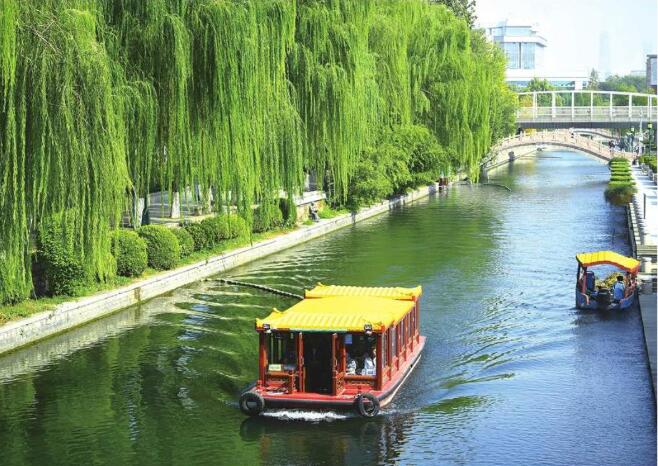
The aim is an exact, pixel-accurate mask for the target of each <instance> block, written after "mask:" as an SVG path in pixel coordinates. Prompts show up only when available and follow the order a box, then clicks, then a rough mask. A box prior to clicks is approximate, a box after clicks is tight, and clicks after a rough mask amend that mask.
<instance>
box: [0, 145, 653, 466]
mask: <svg viewBox="0 0 658 466" xmlns="http://www.w3.org/2000/svg"><path fill="white" fill-rule="evenodd" d="M607 179H608V170H607V167H606V166H605V165H603V164H601V163H599V162H597V161H593V160H590V159H588V158H586V157H585V156H583V155H578V154H575V153H572V152H546V153H544V154H543V155H541V156H540V157H538V158H536V159H529V160H525V161H517V162H515V163H514V164H513V165H510V166H509V167H505V168H503V169H502V170H500V171H498V172H496V173H494V174H493V175H492V176H491V179H490V181H491V182H495V183H499V184H503V185H506V186H508V187H510V188H511V192H508V191H507V190H506V189H504V188H500V187H496V186H480V187H469V186H460V187H455V188H453V189H451V190H450V191H449V192H448V193H447V194H439V195H436V196H434V197H431V198H429V199H427V200H425V201H421V202H419V203H417V204H416V205H414V206H412V207H408V208H404V209H401V210H396V211H393V212H391V213H390V214H388V215H384V216H380V217H377V218H375V219H372V220H369V221H366V222H364V223H361V224H358V225H356V226H354V227H352V228H348V229H344V230H342V231H340V232H337V233H335V234H332V235H329V236H327V237H325V238H322V239H319V240H315V241H313V242H310V243H307V244H304V245H301V246H299V247H296V248H293V249H290V250H287V251H285V252H282V253H280V254H277V255H274V256H271V257H269V258H266V259H264V260H260V261H258V262H255V263H252V264H249V265H247V266H244V267H241V268H239V269H236V270H233V271H230V272H229V274H228V275H229V276H231V277H233V278H236V279H239V280H243V281H248V282H253V283H260V284H266V285H269V286H272V287H276V288H280V289H282V290H287V291H292V292H296V293H300V292H301V291H302V290H303V289H304V288H308V287H312V286H313V285H314V284H316V283H317V282H322V283H329V284H330V283H337V284H351V285H403V286H415V285H418V284H420V285H422V286H423V290H424V296H423V298H422V307H421V309H422V333H423V334H424V335H426V336H427V339H428V344H427V346H426V349H425V352H424V356H423V359H422V361H421V362H420V364H419V366H418V367H417V369H416V370H415V372H414V373H413V374H412V376H411V377H410V378H409V380H408V382H407V383H406V384H405V386H404V387H403V388H402V389H401V391H400V392H399V393H398V396H397V398H396V399H395V401H394V403H393V404H392V405H391V406H390V407H388V408H387V409H385V410H383V412H382V413H381V415H379V416H378V417H377V418H375V419H374V420H363V419H360V418H357V417H354V416H352V415H346V414H345V413H324V414H323V413H319V412H300V411H279V412H276V413H274V415H271V416H268V417H264V418H258V419H246V418H245V417H244V416H243V415H242V414H241V413H240V411H239V410H238V408H237V404H236V399H237V397H238V394H239V391H240V389H241V388H242V387H244V386H245V385H247V384H248V383H249V382H251V381H252V380H253V379H254V378H255V377H256V344H257V339H256V336H255V333H254V331H253V326H254V319H255V318H257V317H262V316H265V315H267V314H268V313H269V312H270V311H271V309H272V308H273V307H277V308H279V309H282V308H285V307H286V306H289V305H291V304H293V302H294V301H293V300H290V299H287V298H282V297H278V296H273V295H270V294H267V293H264V292H260V291H256V290H252V289H245V288H239V287H234V286H225V285H222V284H220V283H218V282H217V281H215V280H213V279H210V280H207V281H203V282H200V283H197V284H195V285H193V286H188V287H186V288H183V289H179V290H176V291H175V292H173V293H171V294H169V295H166V296H163V297H160V298H157V299H155V300H152V301H150V302H148V303H146V304H144V305H142V306H141V307H136V308H133V309H128V310H126V311H123V312H121V313H118V314H115V315H113V316H111V317H109V318H107V319H104V320H100V321H97V322H95V323H92V324H91V325H88V326H85V327H82V328H80V329H76V330H74V331H72V332H68V333H66V334H64V335H61V336H59V337H56V338H54V339H50V340H47V341H45V342H43V343H41V344H39V345H35V346H33V347H30V348H27V349H25V350H22V351H19V352H15V353H13V354H10V355H7V356H5V357H3V358H0V447H1V448H0V463H1V464H3V465H9V464H48V465H58V464H103V463H105V464H139V465H149V464H170V463H171V464H239V465H247V464H259V463H261V464H344V463H349V464H393V463H395V464H483V465H484V464H487V465H488V464H492V465H516V464H518V465H531V464H532V465H539V464H569V465H579V464H583V465H604V464H610V465H617V464H629V465H646V464H655V458H656V416H655V409H656V406H655V403H654V398H653V392H652V388H651V382H650V377H649V372H648V367H647V359H646V355H645V348H644V345H643V334H642V325H641V321H640V316H639V313H638V311H637V310H632V311H630V312H624V313H608V314H600V313H595V312H579V311H576V310H575V309H574V296H573V288H574V280H575V274H576V264H575V260H574V255H575V253H576V252H580V251H588V250H599V249H614V250H616V251H619V252H622V253H625V252H628V246H627V237H626V231H625V226H624V223H625V222H624V211H623V209H619V208H613V207H610V206H608V205H607V204H606V203H605V201H604V199H603V190H604V188H605V185H606V181H607Z"/></svg>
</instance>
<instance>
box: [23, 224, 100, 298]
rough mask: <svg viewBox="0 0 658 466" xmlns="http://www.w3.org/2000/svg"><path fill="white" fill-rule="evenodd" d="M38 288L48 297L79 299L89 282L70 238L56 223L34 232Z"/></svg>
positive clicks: (68, 232) (68, 233) (43, 226)
mask: <svg viewBox="0 0 658 466" xmlns="http://www.w3.org/2000/svg"><path fill="white" fill-rule="evenodd" d="M36 261H37V263H38V267H37V268H38V269H39V270H40V271H41V276H36V277H34V279H35V281H38V282H41V283H39V285H38V286H37V288H38V289H41V290H42V291H43V292H44V293H45V294H48V295H70V296H77V295H79V294H80V293H81V292H82V290H83V288H84V287H86V286H88V285H89V284H90V282H91V279H90V277H88V276H87V273H86V272H85V269H84V266H83V264H82V261H81V259H80V258H79V255H78V254H77V253H76V251H75V247H74V244H73V234H72V232H70V231H67V230H66V229H65V228H63V226H62V222H61V221H60V220H59V217H58V218H57V219H50V220H48V221H45V222H43V223H42V225H41V227H40V228H39V231H38V232H37V252H36Z"/></svg>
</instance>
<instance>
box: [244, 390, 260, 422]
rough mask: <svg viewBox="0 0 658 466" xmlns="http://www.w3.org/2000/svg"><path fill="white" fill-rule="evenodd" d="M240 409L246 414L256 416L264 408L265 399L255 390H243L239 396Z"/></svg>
mask: <svg viewBox="0 0 658 466" xmlns="http://www.w3.org/2000/svg"><path fill="white" fill-rule="evenodd" d="M239 404H240V411H242V412H243V413H244V414H246V415H247V416H258V415H259V414H260V413H262V412H263V410H264V409H265V400H264V399H263V397H262V396H261V395H260V394H259V393H256V392H252V391H249V392H244V393H243V394H242V395H241V396H240V403H239Z"/></svg>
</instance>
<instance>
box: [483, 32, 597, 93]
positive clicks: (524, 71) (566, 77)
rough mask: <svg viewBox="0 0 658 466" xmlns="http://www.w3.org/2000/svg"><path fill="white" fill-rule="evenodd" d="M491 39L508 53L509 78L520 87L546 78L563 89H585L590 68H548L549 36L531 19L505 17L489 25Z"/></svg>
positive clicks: (507, 78)
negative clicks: (574, 70) (493, 24)
mask: <svg viewBox="0 0 658 466" xmlns="http://www.w3.org/2000/svg"><path fill="white" fill-rule="evenodd" d="M485 35H486V37H487V39H488V40H490V41H491V42H493V43H494V44H496V45H498V46H499V47H500V48H501V49H502V50H503V52H505V56H506V57H507V71H506V73H505V80H506V81H507V82H508V83H509V84H512V85H515V86H518V87H526V86H527V85H528V83H529V82H530V81H531V80H532V79H533V78H537V79H546V80H547V81H548V82H550V83H551V84H552V85H553V86H555V87H558V88H561V89H582V88H583V87H584V86H586V85H587V83H588V82H589V75H588V73H586V72H573V71H567V72H565V71H562V70H555V71H553V70H551V71H549V70H546V69H545V67H544V53H545V49H546V46H547V41H546V39H545V38H544V37H543V36H541V35H540V34H539V32H538V30H537V26H536V25H534V24H531V23H530V22H529V21H513V20H508V19H506V20H504V21H501V22H500V23H498V24H496V25H495V26H491V27H487V28H485Z"/></svg>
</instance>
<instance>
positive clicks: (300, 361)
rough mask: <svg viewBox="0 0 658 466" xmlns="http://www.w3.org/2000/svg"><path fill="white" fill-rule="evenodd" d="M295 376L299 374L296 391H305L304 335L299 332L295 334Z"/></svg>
mask: <svg viewBox="0 0 658 466" xmlns="http://www.w3.org/2000/svg"><path fill="white" fill-rule="evenodd" d="M297 374H299V383H298V384H297V390H299V391H300V392H303V391H305V390H306V380H305V379H306V377H304V375H305V374H306V368H305V367H304V334H303V333H302V332H299V333H298V334H297Z"/></svg>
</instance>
